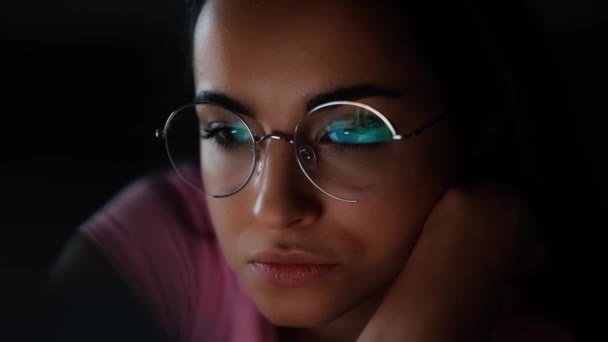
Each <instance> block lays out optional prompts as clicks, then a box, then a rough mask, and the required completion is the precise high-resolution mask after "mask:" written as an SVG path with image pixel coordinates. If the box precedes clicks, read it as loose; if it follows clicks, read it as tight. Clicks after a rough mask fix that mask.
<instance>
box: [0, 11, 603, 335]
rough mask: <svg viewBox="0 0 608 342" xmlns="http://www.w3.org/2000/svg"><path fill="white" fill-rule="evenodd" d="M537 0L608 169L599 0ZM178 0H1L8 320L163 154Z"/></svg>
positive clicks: (181, 50)
mask: <svg viewBox="0 0 608 342" xmlns="http://www.w3.org/2000/svg"><path fill="white" fill-rule="evenodd" d="M528 3H529V4H530V6H531V8H532V9H533V10H534V11H536V12H537V13H538V15H539V18H541V20H542V22H543V26H544V28H545V29H546V31H547V42H548V43H549V45H550V46H551V47H552V48H553V49H554V53H555V58H556V59H557V61H558V64H559V65H560V68H561V70H560V72H562V73H563V74H564V77H565V79H566V80H567V84H566V85H565V86H566V87H568V91H569V93H570V94H571V97H572V100H573V101H574V103H575V106H576V108H577V109H578V113H577V116H576V117H573V118H572V120H574V121H577V122H583V127H584V130H586V131H587V133H588V134H586V135H585V137H584V138H583V139H586V140H587V141H586V143H587V146H589V149H587V150H586V151H581V153H588V154H589V156H590V157H591V159H592V160H593V163H594V165H593V167H594V168H595V169H596V170H597V171H598V173H600V174H606V171H608V158H607V157H606V155H607V154H608V153H606V152H605V150H606V147H608V141H607V139H606V134H605V131H606V127H607V124H608V120H607V119H606V116H607V114H608V111H607V110H606V101H605V98H606V96H605V95H604V92H605V91H606V78H605V77H604V75H605V74H603V73H600V68H601V67H603V64H605V61H606V53H605V52H604V51H603V50H604V49H605V47H604V46H605V45H606V37H605V35H603V34H602V33H603V30H604V29H605V28H606V15H605V12H604V11H602V9H601V7H600V4H599V3H600V1H599V0H598V1H592V0H576V1H575V0H559V1H555V0H553V1H551V0H528ZM183 11H184V9H183V6H182V1H179V0H178V1H175V0H148V1H144V0H126V1H125V0H122V1H119V0H106V1H76V0H58V1H42V0H32V1H16V0H13V1H7V0H3V1H2V3H1V4H0V113H1V115H2V116H1V121H0V152H1V155H0V167H1V170H2V171H1V173H0V175H1V177H0V201H1V203H0V204H1V206H0V279H1V285H0V286H1V288H0V289H1V291H0V329H2V325H4V324H7V325H8V324H13V323H15V322H17V319H16V317H19V321H27V319H28V315H29V312H28V310H20V308H23V307H27V306H25V305H26V304H31V301H32V300H31V299H32V298H34V296H33V294H34V293H36V291H37V289H38V287H39V286H40V284H41V282H42V280H43V278H44V276H45V275H46V272H47V271H48V269H49V266H50V264H51V263H52V261H53V260H54V258H55V257H56V256H57V254H58V253H59V251H60V250H61V248H62V246H63V244H64V243H65V242H66V240H67V239H68V237H69V236H70V235H71V234H72V233H73V232H74V229H75V228H76V227H77V226H78V224H79V223H81V222H82V221H83V220H85V219H86V218H87V217H88V216H90V215H91V214H92V213H93V212H94V211H95V210H96V209H98V208H99V207H100V206H101V205H103V203H104V202H106V201H107V200H108V199H109V198H110V197H111V196H112V195H113V194H114V193H116V191H118V190H119V189H120V188H121V187H123V186H124V185H125V184H127V183H128V182H129V181H131V180H133V179H134V178H136V177H138V176H140V175H142V174H145V173H148V172H152V171H154V170H158V169H161V168H164V167H167V163H166V161H165V155H164V150H163V145H162V143H160V142H159V141H156V140H155V139H154V134H153V133H154V130H155V129H156V128H160V127H161V126H162V124H163V123H164V119H165V118H166V116H167V115H168V114H169V112H170V111H171V110H172V109H174V108H175V107H177V106H178V105H180V104H182V103H185V102H187V101H189V100H190V97H191V94H192V89H191V84H190V79H189V75H188V68H187V63H188V61H187V57H186V53H185V46H186V45H185V42H184V39H185V35H184V27H185V22H184V13H183ZM556 100H559V99H556ZM564 135H565V136H566V137H567V136H568V135H569V134H568V132H564ZM604 182H606V180H605V179H604ZM603 225H604V228H605V223H603ZM601 229H602V227H598V230H601ZM600 234H601V233H600ZM574 252H576V251H574ZM601 264H602V263H601V262H600V263H598V265H601ZM1 339H2V338H1V337H0V340H1Z"/></svg>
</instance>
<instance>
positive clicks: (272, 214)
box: [252, 140, 321, 229]
mask: <svg viewBox="0 0 608 342" xmlns="http://www.w3.org/2000/svg"><path fill="white" fill-rule="evenodd" d="M259 146H260V153H261V156H260V160H259V161H258V164H257V165H256V171H255V174H254V176H253V177H254V178H253V179H252V181H253V182H252V183H253V184H252V185H254V189H255V191H256V198H255V203H254V206H253V216H254V218H255V219H256V220H257V221H258V222H259V223H260V224H261V225H262V226H264V227H266V228H270V229H281V228H295V227H306V226H309V225H311V224H312V223H314V222H315V221H317V219H318V218H319V216H320V214H321V204H320V202H319V200H318V198H317V196H316V194H315V191H314V189H312V185H311V184H310V183H309V182H308V180H307V179H306V178H305V176H304V175H303V174H302V172H301V171H300V170H299V168H298V165H297V162H296V160H295V157H294V152H293V145H292V144H290V143H289V142H288V141H284V140H268V141H266V142H264V143H263V144H261V145H259Z"/></svg>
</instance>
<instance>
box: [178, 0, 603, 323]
mask: <svg viewBox="0 0 608 342" xmlns="http://www.w3.org/2000/svg"><path fill="white" fill-rule="evenodd" d="M186 1H187V3H188V9H189V14H190V15H189V32H190V37H192V33H193V31H194V25H195V23H196V20H197V17H198V15H199V13H200V11H201V8H202V6H203V5H204V0H186ZM387 1H390V2H391V5H393V4H394V5H395V6H397V8H398V10H399V11H398V14H399V15H402V16H404V17H406V18H407V20H404V21H403V22H404V24H405V25H406V32H407V34H408V36H409V38H411V40H412V42H413V45H414V46H415V48H416V49H417V51H418V52H419V53H420V54H421V55H422V57H423V60H424V61H425V62H426V63H427V65H428V66H429V68H430V69H431V71H432V72H433V73H434V74H435V76H436V77H437V79H438V81H439V84H440V87H441V91H442V94H443V96H444V98H445V100H446V102H447V106H448V109H449V111H450V113H451V114H452V115H451V118H452V125H453V126H454V127H455V131H456V132H457V134H458V133H459V132H460V134H458V137H459V140H460V141H461V142H462V144H461V145H462V148H463V149H464V150H468V151H473V152H471V153H469V160H468V161H467V165H468V168H467V172H466V174H465V175H466V176H467V177H468V179H467V180H479V179H488V180H493V181H498V182H502V183H506V184H508V185H510V186H512V187H514V188H515V189H516V190H517V191H519V192H520V193H521V194H522V195H523V196H524V197H525V198H526V199H527V200H528V202H529V203H530V206H531V207H532V210H533V211H534V213H535V216H536V219H537V222H538V229H539V231H540V232H541V233H542V235H543V237H544V238H545V240H546V242H547V244H548V247H549V252H550V257H551V258H550V261H551V262H550V263H549V266H548V268H547V270H546V271H545V272H543V273H542V274H540V276H539V278H538V279H535V280H534V281H533V282H530V283H528V290H529V291H530V292H531V293H534V295H535V297H536V298H541V300H543V301H544V303H543V304H544V305H545V306H547V307H549V308H550V309H553V310H554V311H555V312H557V313H558V314H561V316H563V317H566V318H567V320H568V321H570V322H573V323H574V324H575V325H583V324H585V322H583V321H581V320H580V319H581V318H580V316H579V315H577V314H576V313H577V312H579V311H580V310H581V309H582V306H581V305H583V304H581V302H580V301H579V298H575V297H574V296H570V297H563V293H564V292H569V293H580V292H583V291H584V290H583V289H582V287H581V285H580V284H581V283H584V282H585V277H588V276H589V274H588V273H585V270H583V269H582V268H581V267H580V264H583V263H584V261H585V260H584V253H583V252H584V251H585V244H586V239H585V236H584V235H585V234H584V233H583V230H584V229H585V227H591V226H592V225H593V222H594V221H593V220H594V219H595V217H593V216H592V215H589V212H590V211H594V210H595V212H601V211H600V210H599V206H600V205H601V204H600V201H599V200H598V199H599V198H600V197H599V190H598V191H597V192H596V193H595V194H590V193H589V189H597V186H598V184H597V183H593V181H594V180H597V179H599V177H597V176H598V175H593V174H592V172H593V171H592V170H591V167H590V162H589V160H587V159H585V158H586V156H585V155H584V154H583V153H581V151H583V150H584V148H583V146H582V145H581V142H580V139H576V133H577V132H580V131H579V130H578V128H577V127H575V126H574V125H573V124H572V122H573V121H574V120H572V119H573V118H574V117H575V115H574V114H573V111H571V110H570V108H571V103H569V102H568V98H569V96H568V94H567V93H566V89H567V87H566V86H565V82H564V80H563V79H562V74H561V73H560V72H559V69H558V68H557V65H556V61H555V60H554V55H553V54H552V52H551V50H550V48H549V46H548V41H547V38H546V36H545V33H544V32H543V30H542V28H541V27H540V21H539V20H538V18H536V17H535V16H534V15H533V14H532V12H531V11H529V10H528V9H527V8H526V7H525V6H524V5H523V4H522V3H519V2H518V1H516V0H508V1H507V0H504V1H502V0H500V1H485V0H478V1H474V0H461V1H456V0H448V1H442V0H435V1H430V0H426V1H407V0H404V1H397V0H387ZM191 41H192V39H190V43H191ZM491 127H496V130H495V131H490V132H491V134H488V133H487V132H488V128H491ZM594 195H595V196H594ZM583 196H584V197H583ZM590 196H591V197H590ZM581 198H587V199H588V200H587V201H582V200H581ZM591 207H597V208H595V209H593V208H591ZM573 230H576V231H577V235H573V234H572V231H573ZM572 250H574V251H575V252H572ZM576 253H578V254H576ZM587 293H588V292H587ZM557 298H559V300H557ZM583 302H584V301H583ZM579 330H583V328H579Z"/></svg>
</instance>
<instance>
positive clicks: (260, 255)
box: [251, 250, 337, 265]
mask: <svg viewBox="0 0 608 342" xmlns="http://www.w3.org/2000/svg"><path fill="white" fill-rule="evenodd" d="M251 261H252V262H261V263H273V264H315V265H335V264H337V262H335V261H333V260H331V259H330V258H327V257H325V256H321V255H318V254H315V253H311V252H308V251H304V250H264V251H260V252H257V253H254V254H253V256H252V258H251Z"/></svg>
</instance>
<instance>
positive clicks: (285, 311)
mask: <svg viewBox="0 0 608 342" xmlns="http://www.w3.org/2000/svg"><path fill="white" fill-rule="evenodd" d="M254 302H255V304H256V306H257V308H258V310H259V311H260V313H261V314H262V315H263V316H264V317H265V318H266V319H267V320H268V321H269V322H271V323H272V324H274V325H277V326H282V327H290V328H313V327H318V326H321V325H324V324H327V323H328V322H331V321H332V320H334V319H336V318H337V317H338V316H340V314H341V310H336V304H337V303H334V302H332V301H327V300H324V298H319V296H300V295H298V294H293V295H289V294H284V295H277V294H276V293H274V294H272V293H271V294H269V295H267V296H263V295H260V296H255V298H254Z"/></svg>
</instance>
